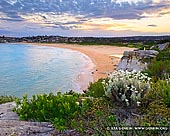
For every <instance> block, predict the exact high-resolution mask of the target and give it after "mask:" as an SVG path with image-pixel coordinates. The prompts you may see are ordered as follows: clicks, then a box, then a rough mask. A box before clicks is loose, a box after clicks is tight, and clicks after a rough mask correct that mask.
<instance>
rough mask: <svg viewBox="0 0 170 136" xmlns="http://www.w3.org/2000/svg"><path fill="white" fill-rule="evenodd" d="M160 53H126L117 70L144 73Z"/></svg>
mask: <svg viewBox="0 0 170 136" xmlns="http://www.w3.org/2000/svg"><path fill="white" fill-rule="evenodd" d="M158 53H159V52H158V51H155V50H135V51H125V52H124V53H123V57H122V58H121V60H120V62H119V64H118V66H117V68H116V70H128V71H132V70H136V71H142V70H143V69H145V68H146V67H147V64H148V63H149V62H150V60H151V59H153V58H154V57H156V55H157V54H158Z"/></svg>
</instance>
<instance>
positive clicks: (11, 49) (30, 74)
mask: <svg viewBox="0 0 170 136" xmlns="http://www.w3.org/2000/svg"><path fill="white" fill-rule="evenodd" d="M89 65H93V64H92V61H91V59H90V58H89V57H87V56H86V55H84V54H82V53H80V52H77V51H73V50H69V49H62V48H54V47H47V46H34V45H31V44H0V95H12V96H17V97H22V96H23V95H24V94H27V95H28V96H29V97H31V96H32V95H34V94H43V93H46V94H48V93H50V92H53V93H54V94H56V93H57V92H59V91H60V92H62V93H64V92H66V91H69V90H75V91H76V92H80V93H81V92H82V90H81V89H80V88H81V83H80V82H82V81H79V79H78V78H79V77H80V76H81V75H83V74H88V75H89V76H88V79H86V81H85V82H92V80H93V78H92V76H90V75H91V74H90V73H91V70H90V69H88V66H89ZM83 82H84V81H83ZM87 84H88V83H87Z"/></svg>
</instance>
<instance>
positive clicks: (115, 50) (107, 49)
mask: <svg viewBox="0 0 170 136" xmlns="http://www.w3.org/2000/svg"><path fill="white" fill-rule="evenodd" d="M29 44H31V45H35V46H48V47H55V48H65V49H71V50H75V51H78V52H81V53H83V54H85V55H86V56H88V57H89V58H90V59H91V60H92V62H93V64H91V63H89V65H87V69H88V70H89V71H90V74H87V73H85V74H81V75H79V77H78V78H77V82H78V84H79V85H80V89H81V90H86V89H87V88H88V85H89V81H88V80H87V78H90V76H92V77H93V82H95V81H97V80H98V79H100V78H105V77H107V76H108V74H109V73H111V72H113V71H114V69H115V68H116V65H117V64H118V63H119V60H120V59H121V57H122V56H123V52H124V51H132V50H134V49H135V48H128V47H118V46H109V45H77V44H64V43H54V44H46V43H29Z"/></svg>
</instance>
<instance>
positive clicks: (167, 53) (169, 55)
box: [156, 49, 170, 61]
mask: <svg viewBox="0 0 170 136" xmlns="http://www.w3.org/2000/svg"><path fill="white" fill-rule="evenodd" d="M156 60H157V61H165V60H170V49H166V50H163V51H159V54H158V55H157V56H156Z"/></svg>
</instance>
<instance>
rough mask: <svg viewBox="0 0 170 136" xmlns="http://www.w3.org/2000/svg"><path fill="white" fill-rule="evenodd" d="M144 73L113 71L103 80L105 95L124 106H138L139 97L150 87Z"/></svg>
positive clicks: (148, 79)
mask: <svg viewBox="0 0 170 136" xmlns="http://www.w3.org/2000/svg"><path fill="white" fill-rule="evenodd" d="M150 79H151V78H149V77H148V76H147V75H146V74H143V73H141V72H136V71H132V72H128V71H122V70H120V71H115V72H114V73H112V74H110V75H109V80H108V81H107V82H106V81H105V80H103V82H102V83H103V86H104V89H105V94H106V96H107V97H109V98H111V99H112V100H113V101H118V102H120V103H124V104H126V106H139V105H140V103H141V102H140V99H141V98H142V97H143V96H144V94H145V93H146V91H148V90H149V88H150V84H149V81H150Z"/></svg>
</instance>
